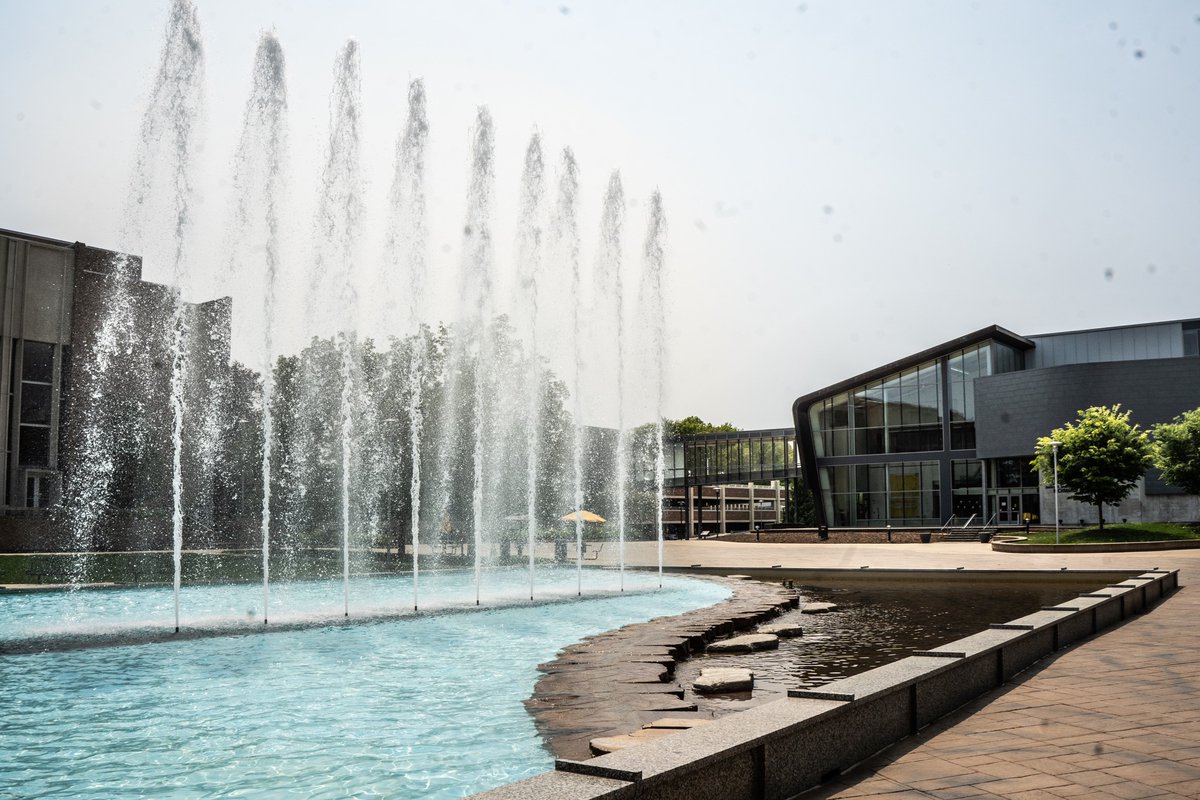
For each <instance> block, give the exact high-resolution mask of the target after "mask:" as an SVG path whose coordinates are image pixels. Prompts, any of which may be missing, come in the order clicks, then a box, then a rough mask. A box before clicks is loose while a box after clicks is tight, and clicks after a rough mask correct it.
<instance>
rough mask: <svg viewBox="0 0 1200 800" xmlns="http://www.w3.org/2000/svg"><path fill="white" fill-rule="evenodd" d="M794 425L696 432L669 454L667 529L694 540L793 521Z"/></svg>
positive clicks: (796, 482)
mask: <svg viewBox="0 0 1200 800" xmlns="http://www.w3.org/2000/svg"><path fill="white" fill-rule="evenodd" d="M795 441H796V432H795V431H794V430H793V429H791V428H770V429H764V430H751V431H729V432H719V433H718V432H714V433H698V434H691V435H688V436H683V437H681V438H680V439H679V440H678V441H675V442H673V443H672V446H671V447H670V449H669V450H668V452H667V454H666V472H665V475H664V478H665V481H664V484H665V485H664V492H663V494H664V497H663V530H664V531H665V532H666V534H667V535H669V536H672V537H680V538H691V537H692V536H701V535H707V534H721V533H730V532H733V531H752V530H754V529H756V528H767V527H772V526H775V525H782V524H785V523H793V524H794V523H795V522H796V519H795V518H794V517H795V509H796V506H795V503H794V498H795V495H796V492H797V489H798V488H799V480H800V471H799V465H798V462H797V459H796V447H795Z"/></svg>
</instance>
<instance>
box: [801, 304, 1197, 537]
mask: <svg viewBox="0 0 1200 800" xmlns="http://www.w3.org/2000/svg"><path fill="white" fill-rule="evenodd" d="M1115 403H1119V404H1121V406H1122V407H1123V408H1127V409H1130V410H1131V411H1132V420H1133V421H1134V422H1136V423H1138V424H1139V425H1141V427H1142V428H1143V429H1146V428H1149V427H1150V426H1152V425H1154V424H1156V423H1159V422H1169V421H1170V420H1171V419H1173V418H1174V417H1175V416H1177V415H1178V414H1180V413H1182V412H1183V411H1186V410H1189V409H1192V408H1196V407H1197V406H1200V319H1188V320H1176V321H1171V322H1160V323H1149V324H1143V325H1130V326H1122V327H1114V328H1102V329H1095V330H1082V331H1067V332H1062V333H1049V334H1039V335H1034V336H1021V335H1018V334H1016V333H1013V332H1012V331H1008V330H1005V329H1004V328H1001V327H999V326H996V325H993V326H990V327H988V328H984V329H982V330H978V331H975V332H973V333H969V334H967V335H965V336H960V337H959V338H957V339H952V340H950V341H948V342H945V343H943V344H940V345H938V346H936V347H931V348H929V349H927V350H923V351H921V352H919V353H914V354H912V355H910V356H907V357H905V358H901V359H899V360H897V361H893V362H891V363H889V364H885V365H883V366H881V367H878V368H876V369H873V370H870V371H869V372H865V373H863V374H861V375H856V376H854V377H852V378H848V379H846V380H844V381H841V382H839V383H837V384H834V385H833V386H828V387H826V388H824V389H820V390H818V391H815V392H811V393H809V394H806V395H804V396H803V397H800V398H798V399H797V400H796V402H795V403H794V404H793V407H792V413H793V416H794V418H795V421H796V440H797V445H798V448H799V451H800V460H801V468H802V472H803V475H804V478H805V481H806V483H807V485H808V486H809V488H810V489H811V490H812V491H813V494H814V497H815V498H816V501H817V502H816V511H817V519H818V522H819V523H820V524H826V525H830V526H835V527H879V526H885V525H895V526H901V525H908V526H932V527H937V526H941V525H944V524H946V523H949V522H956V523H959V524H963V523H966V522H967V521H968V520H973V521H974V523H975V524H995V525H1019V524H1022V523H1023V522H1025V521H1026V520H1028V521H1030V522H1033V523H1035V524H1036V523H1044V524H1053V523H1054V516H1053V514H1054V511H1053V509H1054V495H1053V489H1050V488H1045V487H1044V486H1042V483H1043V482H1042V481H1040V480H1039V476H1038V475H1037V474H1036V473H1035V472H1034V471H1033V469H1032V468H1031V467H1030V460H1031V459H1032V457H1033V448H1034V444H1035V442H1036V440H1037V438H1038V437H1040V436H1045V435H1047V434H1049V433H1050V431H1051V430H1053V429H1054V428H1059V427H1062V426H1063V424H1064V423H1066V422H1068V421H1073V420H1074V419H1076V417H1077V416H1078V413H1079V411H1080V410H1081V409H1084V408H1087V407H1089V406H1093V405H1112V404H1115ZM1051 482H1052V481H1051ZM1106 515H1107V516H1106V518H1107V519H1110V520H1111V519H1113V518H1116V519H1128V520H1130V521H1153V520H1167V519H1171V520H1197V519H1200V498H1197V497H1194V496H1188V495H1184V494H1183V493H1182V492H1181V491H1180V490H1179V489H1178V488H1176V487H1172V486H1168V485H1166V484H1164V483H1163V482H1162V481H1161V480H1160V479H1158V477H1157V474H1156V473H1155V472H1154V471H1153V470H1152V471H1150V472H1149V473H1148V474H1147V475H1146V476H1145V477H1144V479H1143V480H1141V481H1139V483H1138V485H1137V487H1136V489H1135V491H1134V492H1133V493H1132V494H1131V495H1130V497H1129V498H1128V499H1127V500H1126V501H1125V502H1124V503H1122V504H1121V506H1120V507H1118V508H1117V509H1115V510H1112V511H1107V512H1106ZM1059 518H1060V519H1061V520H1063V522H1064V523H1076V522H1080V521H1083V522H1086V523H1093V524H1094V523H1095V522H1096V510H1095V508H1094V507H1091V506H1085V505H1083V504H1080V503H1076V502H1074V501H1071V500H1069V499H1068V497H1067V494H1066V493H1065V492H1064V493H1062V494H1060V502H1059Z"/></svg>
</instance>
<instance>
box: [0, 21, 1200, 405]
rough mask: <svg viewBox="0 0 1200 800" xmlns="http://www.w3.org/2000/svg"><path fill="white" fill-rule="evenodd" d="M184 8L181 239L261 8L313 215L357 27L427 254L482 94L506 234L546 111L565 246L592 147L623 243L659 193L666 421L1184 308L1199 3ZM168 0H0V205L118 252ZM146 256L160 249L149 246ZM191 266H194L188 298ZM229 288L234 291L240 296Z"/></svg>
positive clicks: (221, 210) (300, 190)
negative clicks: (562, 187) (914, 357)
mask: <svg viewBox="0 0 1200 800" xmlns="http://www.w3.org/2000/svg"><path fill="white" fill-rule="evenodd" d="M196 4H197V8H198V14H199V19H200V25H201V27H202V30H203V37H204V46H205V49H206V61H207V65H206V83H207V116H206V125H205V139H204V142H205V147H204V152H203V165H202V167H203V169H202V178H201V180H200V181H199V184H198V188H199V189H200V197H201V200H202V201H203V203H202V206H201V208H202V212H201V214H200V215H198V218H197V223H196V234H195V235H196V237H197V239H198V241H199V242H201V244H198V245H197V246H196V247H197V252H200V253H204V252H209V251H211V250H212V249H213V248H214V245H212V242H215V241H219V240H220V239H221V237H222V235H223V228H222V225H223V224H224V223H225V221H226V220H227V219H228V204H229V198H228V197H227V195H226V193H224V192H223V191H222V190H223V188H225V187H227V186H228V183H229V175H230V165H231V163H232V154H233V149H234V146H235V145H236V140H237V136H238V132H239V130H240V126H241V114H242V110H243V107H244V104H245V98H246V94H247V91H248V87H249V82H250V68H251V64H252V59H253V56H254V50H255V45H256V41H257V39H258V36H259V34H260V32H261V31H263V30H270V29H273V30H274V31H275V32H276V33H277V35H278V37H279V39H280V41H281V43H282V45H283V48H284V51H285V54H286V58H287V69H288V84H289V102H290V108H289V121H290V126H291V140H292V144H293V148H292V153H293V154H292V168H293V175H294V178H293V189H292V194H293V195H294V196H295V197H296V203H297V204H298V205H299V206H300V207H302V208H305V209H308V210H305V211H303V212H298V213H297V214H296V215H295V217H296V219H300V220H304V221H308V220H311V219H312V216H311V205H312V200H313V198H312V196H311V190H308V189H307V187H310V186H315V185H316V181H317V176H318V175H319V172H320V161H321V150H322V146H323V145H322V142H323V138H324V137H325V136H326V135H327V133H326V132H327V130H328V110H327V109H328V106H327V103H328V96H329V87H330V82H331V73H332V64H333V61H334V58H335V56H336V54H337V52H338V50H339V49H340V48H341V47H342V45H343V43H344V42H345V41H346V39H347V38H348V37H355V38H356V39H357V40H358V42H359V44H360V46H361V57H362V75H363V108H364V131H365V134H364V136H365V140H364V148H365V151H364V152H365V163H366V164H367V175H368V180H369V185H368V193H369V195H370V196H371V197H372V198H374V200H373V201H372V202H369V203H368V206H369V207H371V208H376V209H378V208H379V207H380V205H381V198H383V197H384V196H385V194H386V190H387V187H388V183H389V180H390V177H389V176H390V171H391V158H392V149H393V147H394V145H395V141H396V137H397V135H398V133H399V131H400V129H401V126H402V125H403V120H404V116H405V95H406V91H407V85H408V82H409V81H410V80H411V79H412V78H415V77H422V78H423V79H424V81H425V84H426V88H427V91H428V96H429V114H430V124H431V133H430V137H431V138H430V146H431V164H430V171H429V181H430V183H429V190H430V193H431V206H430V213H431V216H432V219H431V225H432V241H431V243H430V244H431V251H432V254H433V256H434V259H435V268H437V267H438V266H439V264H440V263H441V262H440V261H439V259H440V260H441V261H444V263H445V264H447V265H453V264H455V263H457V258H458V249H459V248H460V246H461V241H460V240H461V236H460V232H461V221H462V218H463V217H462V215H463V210H464V208H465V200H464V192H465V186H466V182H467V170H468V163H469V152H468V148H469V129H470V126H471V123H472V120H473V118H474V115H475V113H476V108H477V107H478V106H480V105H486V106H488V107H489V108H490V110H491V113H492V116H493V117H494V119H495V121H496V129H497V139H496V146H497V164H496V167H497V199H498V208H497V216H498V220H497V229H498V231H499V235H498V238H499V239H500V240H501V242H502V239H503V237H504V236H505V235H511V231H512V229H513V227H514V222H513V218H514V217H515V202H516V196H517V186H518V179H519V171H520V166H521V157H522V152H523V149H524V146H525V142H526V140H527V139H528V137H529V135H530V133H531V132H532V131H533V130H535V129H536V130H538V131H540V132H541V133H542V135H543V136H544V137H545V140H546V143H547V146H548V150H549V152H550V153H556V152H557V151H558V150H559V149H561V148H562V147H563V146H567V145H569V146H571V147H572V148H573V149H574V151H575V153H576V156H577V158H578V161H579V164H580V168H581V175H582V178H583V198H582V205H581V222H580V224H581V229H582V230H583V232H584V235H585V250H586V249H587V248H588V247H590V244H589V241H588V237H594V234H595V231H596V229H597V228H598V225H599V216H600V201H601V195H602V192H603V187H604V184H605V182H606V181H607V179H608V175H609V172H610V171H611V170H613V169H620V171H621V174H622V177H623V179H624V184H625V190H626V194H627V196H628V197H629V198H630V199H631V201H634V202H636V203H637V205H633V203H632V202H631V207H630V209H629V225H628V235H627V237H626V238H627V240H628V241H627V242H626V249H627V251H628V254H629V255H628V258H629V259H630V260H631V261H636V254H637V251H638V248H639V246H640V238H641V236H642V230H643V227H644V210H645V205H646V198H648V197H649V195H650V193H651V192H652V191H653V190H654V189H655V188H658V189H660V190H661V192H662V194H663V199H664V205H665V208H666V213H667V216H668V220H669V225H670V229H669V238H668V242H667V258H668V269H669V283H668V286H669V298H668V304H669V324H670V332H671V340H670V345H669V360H670V365H669V369H668V373H667V376H668V393H667V407H666V409H665V411H666V413H667V415H668V416H671V417H681V416H686V415H688V414H698V415H700V416H701V417H704V418H706V419H709V420H712V421H717V422H721V421H730V422H733V423H734V424H736V425H739V426H742V427H748V428H753V427H777V426H779V427H782V426H789V425H791V419H790V406H791V403H792V401H793V400H794V399H795V398H796V397H797V396H798V395H800V394H804V393H807V392H810V391H813V390H815V389H818V388H820V387H822V386H825V385H828V384H830V383H833V382H835V381H837V380H840V379H842V378H845V377H848V376H850V375H852V374H855V373H858V372H861V371H864V370H866V369H870V368H872V367H875V366H878V365H880V364H883V363H885V362H887V361H891V360H893V359H895V358H898V357H901V356H904V355H907V354H909V353H912V352H915V351H917V350H920V349H923V348H925V347H928V346H931V345H934V344H937V343H939V342H942V341H945V340H948V339H951V338H954V337H956V336H958V335H960V334H963V333H966V332H969V331H972V330H975V329H977V328H981V327H983V326H985V325H989V324H992V323H998V324H1000V325H1002V326H1005V327H1007V328H1010V329H1012V330H1015V331H1017V332H1018V333H1026V334H1030V333H1042V332H1047V331H1055V330H1068V329H1074V328H1083V327H1100V326H1108V325H1118V324H1127V323H1135V322H1143V321H1153V320H1165V319H1177V318H1183V317H1196V316H1200V300H1198V299H1200V3H1198V2H1194V1H1193V2H1169V1H1168V0H1154V1H1152V2H1148V1H1147V0H1137V1H1136V2H1098V1H1097V0H1079V1H1078V2H1063V1H1054V0H1028V1H1026V2H1021V1H1020V0H1006V1H1005V2H1000V1H999V0H997V1H996V2H973V3H972V2H965V0H947V1H946V2H918V1H917V0H887V1H886V2H885V0H877V1H876V2H853V1H851V0H838V1H837V2H834V1H833V0H828V1H826V0H809V1H808V2H804V3H796V2H788V3H775V2H737V3H734V2H724V3H714V2H696V1H695V0H690V1H688V2H683V1H682V0H681V1H680V2H644V1H643V2H627V3H626V2H613V1H612V0H607V1H606V2H574V1H573V0H560V1H559V2H554V3H540V2H523V1H522V0H510V1H509V2H461V3H449V2H441V1H438V2H333V1H332V0H321V1H318V0H310V1H309V2H295V1H294V0H276V2H267V1H265V0H263V1H261V2H259V1H255V0H238V2H229V1H227V0H196ZM167 12H168V4H167V3H166V2H140V1H137V0H124V1H122V0H112V2H108V3H103V2H96V1H94V0H78V1H77V2H64V1H63V0H42V2H36V3H34V2H23V1H21V0H0V22H2V23H3V25H2V26H0V27H2V28H3V30H5V31H6V37H5V45H4V47H3V48H0V74H2V75H3V76H4V80H3V81H2V82H0V154H3V167H4V168H3V170H2V171H0V228H10V229H16V230H20V231H26V232H29V233H35V234H39V235H43V236H49V237H53V238H58V239H65V240H70V241H75V240H79V241H84V242H86V243H88V244H92V245H96V246H99V247H108V248H114V249H115V248H119V247H121V246H123V243H122V242H121V241H120V237H121V230H122V220H121V214H122V207H123V204H124V201H125V196H126V190H127V186H128V183H129V174H130V169H131V165H132V162H133V157H134V153H135V148H136V145H137V135H138V129H139V124H140V120H141V116H142V112H143V109H144V106H145V103H146V98H147V96H148V94H149V90H150V87H151V82H152V80H153V77H154V71H155V68H156V67H157V62H158V53H159V49H160V47H161V44H162V35H163V30H164V26H165V23H166V18H167ZM305 203H308V204H309V205H308V206H304V204H305ZM377 213H378V212H377ZM297 224H300V223H297ZM304 224H308V223H307V222H305V223H304ZM506 232H508V233H506ZM205 247H207V248H209V250H208V251H206V250H205ZM368 249H369V248H368ZM497 250H498V252H499V253H500V254H501V255H504V254H507V253H508V252H509V251H510V250H511V247H509V246H508V245H507V244H504V243H498V245H497ZM585 258H586V256H585ZM199 260H200V261H201V262H203V259H199ZM145 277H146V278H148V279H151V280H160V281H165V280H167V279H168V278H169V275H168V274H167V268H166V266H165V265H161V264H155V263H149V262H148V263H147V264H146V267H145ZM210 291H216V290H215V289H214V288H213V287H211V286H207V285H206V284H205V283H204V280H203V279H202V276H201V277H199V278H197V279H196V280H195V281H194V282H193V285H192V286H190V287H189V293H190V294H191V295H192V296H190V297H189V299H194V300H202V299H207V296H206V295H205V293H206V292H210ZM233 296H234V304H235V313H237V312H241V313H243V314H245V313H252V312H253V311H254V310H256V309H258V308H259V307H260V304H259V301H258V300H257V299H256V298H250V297H239V294H238V291H237V288H236V287H235V289H234V291H233Z"/></svg>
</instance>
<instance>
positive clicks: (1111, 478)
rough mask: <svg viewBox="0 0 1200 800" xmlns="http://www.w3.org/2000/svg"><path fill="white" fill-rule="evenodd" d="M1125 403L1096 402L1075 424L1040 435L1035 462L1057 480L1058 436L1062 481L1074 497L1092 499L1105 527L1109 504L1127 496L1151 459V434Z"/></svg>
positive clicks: (1048, 477)
mask: <svg viewBox="0 0 1200 800" xmlns="http://www.w3.org/2000/svg"><path fill="white" fill-rule="evenodd" d="M1129 413H1130V412H1129V411H1125V412H1124V413H1122V412H1121V406H1120V404H1117V405H1114V406H1112V407H1111V408H1110V407H1108V406H1092V407H1091V408H1088V409H1085V410H1083V411H1080V412H1079V419H1078V420H1076V422H1075V423H1074V424H1072V423H1070V422H1068V423H1067V425H1066V427H1065V428H1057V429H1055V430H1053V431H1051V432H1050V435H1049V436H1043V437H1041V438H1040V439H1038V440H1037V446H1036V448H1035V449H1034V458H1033V466H1035V467H1037V468H1038V469H1039V470H1041V472H1042V480H1043V481H1045V482H1046V484H1047V485H1048V486H1052V485H1053V482H1054V455H1053V454H1054V446H1053V444H1052V443H1053V442H1058V443H1059V445H1058V483H1059V485H1060V486H1062V487H1063V488H1065V489H1067V490H1068V491H1070V492H1071V499H1073V500H1081V501H1083V502H1085V503H1092V504H1094V505H1095V506H1096V510H1097V514H1098V516H1099V518H1100V529H1101V530H1103V529H1104V504H1105V503H1107V504H1109V505H1117V504H1118V503H1120V502H1121V501H1122V500H1124V499H1125V498H1126V497H1127V496H1128V495H1129V492H1130V491H1131V490H1132V489H1133V486H1134V484H1136V483H1137V481H1138V478H1140V477H1142V475H1143V474H1145V472H1146V469H1147V468H1148V467H1149V466H1150V465H1151V463H1152V457H1151V452H1150V450H1151V448H1150V442H1149V435H1148V434H1147V433H1146V432H1145V431H1142V430H1139V429H1138V426H1137V425H1134V424H1131V423H1130V422H1129Z"/></svg>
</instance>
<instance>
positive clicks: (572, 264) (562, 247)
mask: <svg viewBox="0 0 1200 800" xmlns="http://www.w3.org/2000/svg"><path fill="white" fill-rule="evenodd" d="M560 170H561V171H560V173H559V177H558V200H557V204H556V207H555V213H554V235H555V248H556V252H555V257H556V258H558V259H561V263H562V268H563V269H564V270H565V271H566V272H567V275H568V277H569V280H570V289H569V293H568V295H567V302H568V308H569V310H568V315H567V319H568V322H567V325H568V328H569V331H570V333H569V336H570V341H571V355H572V364H571V366H572V374H571V390H570V391H571V396H572V398H573V400H574V404H573V408H574V413H573V415H572V416H573V418H574V419H573V433H574V436H573V442H572V450H571V470H572V472H571V477H572V481H571V489H572V492H571V497H572V506H573V508H574V511H573V515H574V519H575V572H576V576H577V584H578V586H577V589H578V594H580V595H582V594H583V448H584V441H583V392H582V382H583V381H582V367H581V364H582V362H583V336H582V332H581V330H580V329H581V327H582V316H581V314H580V310H579V307H580V304H581V303H582V298H581V297H580V293H581V291H582V289H583V277H582V275H581V273H580V265H579V225H578V223H577V221H576V215H577V213H578V211H577V206H578V202H579V166H578V165H577V164H576V163H575V154H574V153H572V152H571V148H569V147H568V148H564V149H563V153H562V166H561V167H560Z"/></svg>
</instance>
